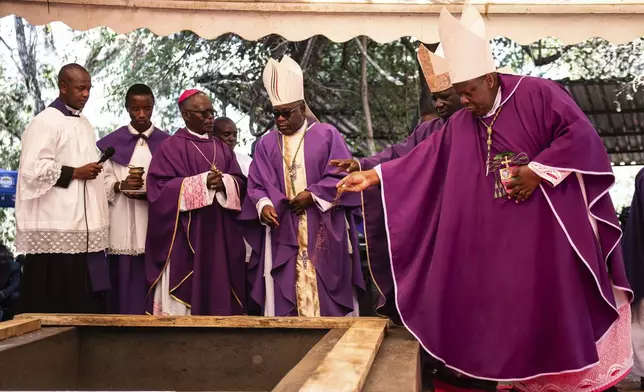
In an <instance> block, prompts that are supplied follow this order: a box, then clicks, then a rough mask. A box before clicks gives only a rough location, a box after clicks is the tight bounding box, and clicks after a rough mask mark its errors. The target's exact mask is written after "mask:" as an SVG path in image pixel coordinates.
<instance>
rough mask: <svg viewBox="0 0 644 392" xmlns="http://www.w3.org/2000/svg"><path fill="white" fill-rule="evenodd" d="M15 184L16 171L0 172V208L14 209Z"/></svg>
mask: <svg viewBox="0 0 644 392" xmlns="http://www.w3.org/2000/svg"><path fill="white" fill-rule="evenodd" d="M17 182H18V172H17V171H10V170H0V208H14V207H15V205H16V184H17Z"/></svg>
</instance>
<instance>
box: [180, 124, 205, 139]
mask: <svg viewBox="0 0 644 392" xmlns="http://www.w3.org/2000/svg"><path fill="white" fill-rule="evenodd" d="M186 129H187V130H188V133H189V134H191V135H192V136H196V137H198V138H199V139H210V135H209V134H207V133H204V134H203V135H202V134H200V133H197V132H192V131H191V130H190V129H189V128H187V127H186Z"/></svg>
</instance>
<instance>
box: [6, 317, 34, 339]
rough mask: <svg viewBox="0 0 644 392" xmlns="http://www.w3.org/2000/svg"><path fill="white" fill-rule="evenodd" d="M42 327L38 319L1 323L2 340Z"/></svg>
mask: <svg viewBox="0 0 644 392" xmlns="http://www.w3.org/2000/svg"><path fill="white" fill-rule="evenodd" d="M38 329H40V320H38V319H24V320H23V319H18V320H11V321H5V322H3V323H0V340H4V339H8V338H11V337H14V336H18V335H22V334H25V333H28V332H32V331H35V330H38Z"/></svg>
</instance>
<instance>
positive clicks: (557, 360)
mask: <svg viewBox="0 0 644 392" xmlns="http://www.w3.org/2000/svg"><path fill="white" fill-rule="evenodd" d="M455 87H456V91H457V92H458V93H460V94H461V97H462V101H463V103H464V104H465V105H466V108H467V109H468V110H467V111H459V112H457V113H456V114H454V115H453V116H452V117H451V118H450V121H449V122H448V123H447V124H446V125H445V126H444V127H443V128H442V129H441V130H440V131H438V132H435V133H434V134H432V135H430V137H429V138H427V139H426V140H425V141H423V142H422V143H421V144H420V145H419V146H418V147H417V148H416V149H414V150H413V151H412V152H411V153H410V154H408V155H407V156H405V157H403V158H400V159H397V160H394V161H390V162H386V163H383V164H382V165H380V166H379V167H377V168H376V169H375V170H370V171H366V172H356V173H352V174H351V175H350V176H349V177H347V178H346V179H344V180H343V181H342V182H341V183H339V184H338V186H339V187H341V188H343V189H345V190H347V191H360V190H363V189H365V188H366V187H368V186H370V185H375V184H380V185H381V187H382V198H383V202H384V211H385V219H386V222H387V237H388V245H389V249H390V254H391V268H392V273H393V276H394V282H395V296H396V305H397V307H398V310H399V312H400V315H401V317H402V321H403V323H404V324H405V326H406V327H407V328H408V329H409V330H410V331H411V332H412V333H413V334H414V335H415V336H416V337H417V338H418V339H419V341H420V342H421V344H422V345H423V347H424V348H425V349H426V350H427V351H428V352H429V353H430V354H431V355H432V356H434V357H435V358H437V359H439V360H440V361H442V362H444V363H445V364H446V366H447V367H449V368H450V369H452V370H454V371H456V372H459V373H461V374H465V375H468V376H472V377H476V378H479V379H487V380H497V381H515V382H516V383H515V387H516V388H518V389H520V390H530V391H533V390H534V391H546V390H559V389H548V388H549V385H551V384H554V385H572V386H573V387H575V388H577V387H579V388H582V386H583V385H586V384H587V383H591V384H592V385H593V388H591V389H588V390H593V391H595V390H603V389H605V388H608V387H611V386H612V385H614V384H616V383H617V382H618V381H619V380H620V379H621V378H623V377H624V376H625V375H626V374H627V373H628V371H629V369H630V366H631V364H632V358H631V347H630V334H629V327H630V313H629V306H628V297H629V296H630V295H631V292H630V290H629V288H628V282H627V280H626V276H625V273H624V265H623V261H622V254H621V249H620V247H619V238H620V236H621V231H620V229H619V225H618V222H617V216H616V214H615V210H614V208H613V205H612V203H611V200H610V196H609V195H608V189H609V188H610V186H611V185H612V184H613V183H614V176H613V173H612V171H611V166H610V162H609V159H608V156H607V154H606V150H605V148H604V146H603V143H602V141H601V139H600V138H599V136H598V135H597V133H596V132H595V130H594V129H593V127H592V125H591V124H590V122H589V121H588V119H587V118H586V117H585V115H584V113H583V112H582V111H581V110H580V109H579V107H577V105H576V104H575V102H574V101H573V100H572V98H571V97H570V96H569V95H568V93H567V92H566V90H565V89H563V88H562V87H561V86H559V85H557V84H556V83H554V82H551V81H548V80H544V79H540V78H532V77H518V76H510V75H499V74H496V73H490V74H487V75H485V77H483V78H477V79H475V80H473V81H467V82H466V83H459V84H455ZM486 113H491V115H486ZM490 127H491V128H492V130H493V131H492V144H491V151H490V156H491V157H494V158H491V160H490V161H489V162H488V165H487V166H488V167H486V161H487V154H488V153H487V146H488V143H487V140H488V135H489V134H488V129H489V128H490ZM521 154H525V155H521ZM522 156H525V157H527V159H528V160H529V162H530V165H525V164H520V165H519V166H518V167H517V168H514V169H513V174H512V175H513V180H512V183H511V185H510V188H511V191H510V194H509V195H502V196H501V197H495V195H498V192H497V190H498V181H499V178H498V177H497V174H496V173H494V171H495V169H494V168H495V167H497V166H498V167H500V168H502V167H503V166H505V165H506V164H504V163H500V161H504V160H505V158H507V157H510V159H514V158H517V157H522ZM498 157H500V159H499V158H498ZM517 159H518V158H517ZM497 161H499V162H497ZM488 171H489V172H490V173H489V174H486V173H487V172H488ZM544 375H551V376H544ZM595 386H596V387H597V389H595ZM571 390H585V389H571Z"/></svg>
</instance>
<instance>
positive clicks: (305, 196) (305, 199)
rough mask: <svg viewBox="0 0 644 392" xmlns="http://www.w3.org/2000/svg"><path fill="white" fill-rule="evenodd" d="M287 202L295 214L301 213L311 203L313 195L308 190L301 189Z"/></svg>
mask: <svg viewBox="0 0 644 392" xmlns="http://www.w3.org/2000/svg"><path fill="white" fill-rule="evenodd" d="M288 204H289V206H290V207H291V210H293V211H294V212H295V213H296V214H297V215H302V214H303V213H304V212H305V211H306V209H307V208H308V207H309V206H312V205H313V195H312V194H311V192H309V191H302V192H300V193H298V194H297V196H295V197H294V198H293V199H291V201H289V203H288Z"/></svg>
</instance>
